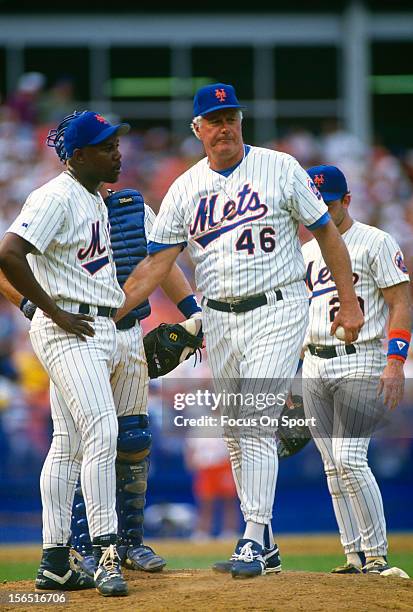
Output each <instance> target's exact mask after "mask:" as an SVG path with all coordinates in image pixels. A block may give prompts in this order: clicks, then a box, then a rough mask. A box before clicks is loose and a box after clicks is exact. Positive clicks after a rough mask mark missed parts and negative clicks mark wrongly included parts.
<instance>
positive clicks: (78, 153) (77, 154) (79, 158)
mask: <svg viewBox="0 0 413 612" xmlns="http://www.w3.org/2000/svg"><path fill="white" fill-rule="evenodd" d="M72 159H73V160H74V161H75V162H77V163H78V164H82V163H83V162H84V159H85V158H84V155H83V149H75V150H74V151H73V155H72Z"/></svg>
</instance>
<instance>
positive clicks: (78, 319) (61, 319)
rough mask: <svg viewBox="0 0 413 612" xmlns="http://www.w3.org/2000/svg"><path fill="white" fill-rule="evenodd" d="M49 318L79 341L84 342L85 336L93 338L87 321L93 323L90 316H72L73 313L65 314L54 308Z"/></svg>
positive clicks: (93, 331)
mask: <svg viewBox="0 0 413 612" xmlns="http://www.w3.org/2000/svg"><path fill="white" fill-rule="evenodd" d="M49 316H50V318H51V319H52V320H53V321H54V322H55V323H56V325H58V326H59V327H61V328H62V329H64V330H65V331H66V332H67V333H69V334H75V336H77V337H78V338H80V340H84V341H85V342H86V340H87V338H86V336H89V337H90V338H93V336H94V335H95V330H94V329H93V327H92V326H91V325H89V324H88V323H87V321H92V322H93V321H94V320H95V319H94V318H93V317H91V316H90V315H85V314H74V313H73V312H67V311H66V310H62V309H61V308H59V307H58V306H57V307H56V310H55V312H53V315H49Z"/></svg>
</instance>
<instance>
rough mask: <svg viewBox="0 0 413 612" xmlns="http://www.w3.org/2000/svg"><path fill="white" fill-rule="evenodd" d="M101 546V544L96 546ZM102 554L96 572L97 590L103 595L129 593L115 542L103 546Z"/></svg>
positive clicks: (114, 595)
mask: <svg viewBox="0 0 413 612" xmlns="http://www.w3.org/2000/svg"><path fill="white" fill-rule="evenodd" d="M93 548H94V549H95V548H101V547H100V546H94V547H93ZM102 553H103V554H102V556H101V558H100V560H99V564H98V567H97V569H96V572H95V584H96V590H97V592H98V593H100V595H103V597H122V596H123V595H127V594H128V585H127V584H126V582H125V579H124V577H123V576H122V570H121V567H120V558H119V555H118V553H117V550H116V546H115V544H110V545H109V546H108V547H107V548H102ZM95 558H96V557H95Z"/></svg>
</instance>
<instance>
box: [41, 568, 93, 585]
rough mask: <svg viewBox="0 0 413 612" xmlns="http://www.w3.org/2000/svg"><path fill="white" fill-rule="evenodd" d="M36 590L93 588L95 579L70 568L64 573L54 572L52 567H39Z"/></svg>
mask: <svg viewBox="0 0 413 612" xmlns="http://www.w3.org/2000/svg"><path fill="white" fill-rule="evenodd" d="M34 585H35V589H36V591H81V590H83V589H93V588H94V586H95V581H94V580H93V578H91V577H90V576H88V575H87V574H85V573H84V572H82V571H75V570H72V569H70V568H68V570H67V572H66V573H65V574H63V575H61V574H60V573H56V572H52V571H51V569H50V568H47V567H41V566H40V567H39V571H38V572H37V577H36V581H35V583H34Z"/></svg>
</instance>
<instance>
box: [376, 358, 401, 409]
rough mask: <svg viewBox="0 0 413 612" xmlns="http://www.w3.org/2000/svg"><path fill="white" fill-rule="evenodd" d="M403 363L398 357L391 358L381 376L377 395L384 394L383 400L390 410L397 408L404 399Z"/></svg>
mask: <svg viewBox="0 0 413 612" xmlns="http://www.w3.org/2000/svg"><path fill="white" fill-rule="evenodd" d="M403 365H404V364H403V362H402V361H399V360H398V359H389V360H388V362H387V365H386V367H385V368H384V370H383V373H382V375H381V376H380V382H379V386H378V391H377V396H379V395H382V394H383V401H384V403H385V405H386V406H387V407H388V408H389V409H390V410H394V409H395V408H397V406H398V405H399V404H400V402H401V400H402V399H403V392H404V371H403Z"/></svg>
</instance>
